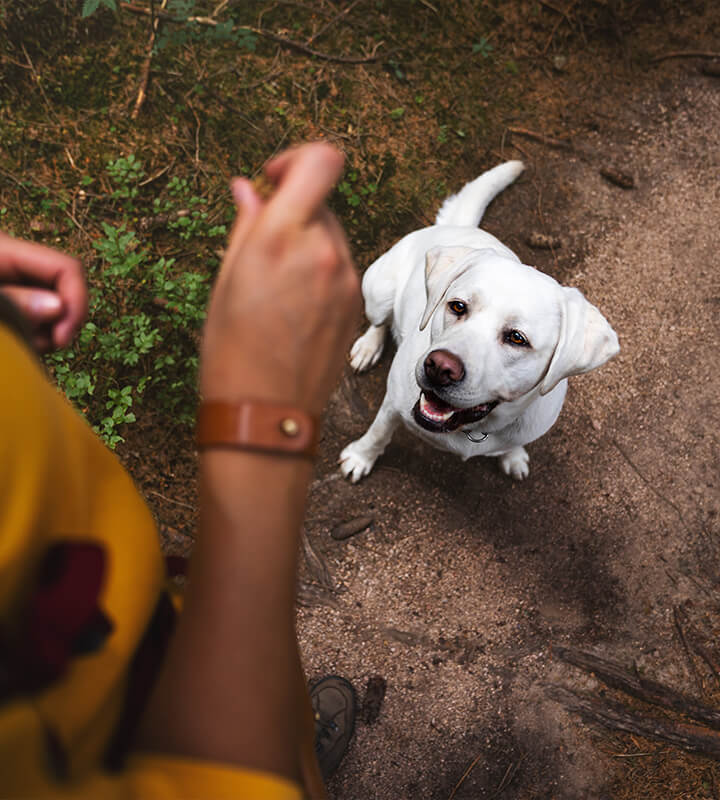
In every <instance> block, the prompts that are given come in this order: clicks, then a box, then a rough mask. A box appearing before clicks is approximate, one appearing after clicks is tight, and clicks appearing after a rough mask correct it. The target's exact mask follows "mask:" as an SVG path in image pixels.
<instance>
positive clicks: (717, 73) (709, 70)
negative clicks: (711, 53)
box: [700, 59, 720, 78]
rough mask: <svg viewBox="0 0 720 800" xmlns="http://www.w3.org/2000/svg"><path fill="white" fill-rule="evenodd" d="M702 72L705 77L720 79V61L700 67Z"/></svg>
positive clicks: (710, 62)
mask: <svg viewBox="0 0 720 800" xmlns="http://www.w3.org/2000/svg"><path fill="white" fill-rule="evenodd" d="M700 72H702V74H703V75H709V76H710V77H712V78H720V59H718V60H717V61H708V62H706V63H705V64H703V65H702V67H700Z"/></svg>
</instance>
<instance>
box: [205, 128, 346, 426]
mask: <svg viewBox="0 0 720 800" xmlns="http://www.w3.org/2000/svg"><path fill="white" fill-rule="evenodd" d="M342 165H343V158H342V155H341V154H340V153H339V152H338V151H337V150H335V149H334V148H332V147H330V146H329V145H325V144H309V145H304V146H302V147H299V148H297V149H294V150H289V151H287V152H285V153H283V154H281V155H280V156H279V157H277V158H275V159H274V160H272V161H270V162H269V163H268V164H267V165H266V168H265V174H266V175H267V177H268V178H269V179H270V181H272V183H273V184H274V185H275V187H276V189H275V192H274V194H273V195H272V196H271V197H270V199H269V200H268V201H267V202H265V201H263V200H262V199H261V198H260V197H259V196H258V194H257V192H256V191H255V190H254V188H253V186H252V184H251V183H250V182H249V181H247V180H244V179H236V180H235V181H234V183H233V186H232V189H233V195H234V198H235V201H236V203H237V205H238V216H237V219H236V221H235V226H234V228H233V230H232V232H231V234H230V240H229V242H228V248H227V252H226V254H225V258H224V261H223V264H222V267H221V269H220V274H219V276H218V279H217V282H216V285H215V288H214V290H213V295H212V299H211V302H210V308H209V311H208V318H207V322H206V325H205V333H204V337H203V344H202V359H201V373H200V390H201V393H202V395H203V397H204V398H205V399H207V400H230V401H231V400H235V399H241V398H248V399H256V400H268V401H270V402H273V401H274V402H280V403H287V404H290V405H294V406H296V407H298V408H301V409H303V410H305V411H307V412H309V413H311V414H319V413H320V412H321V411H322V410H323V408H324V407H325V404H326V402H327V400H328V397H329V395H330V392H331V390H332V387H333V384H334V382H335V380H336V379H337V376H338V374H339V372H340V370H341V368H342V364H343V363H344V360H345V354H346V351H347V347H348V345H349V343H350V339H351V337H352V335H353V333H354V331H355V329H356V325H357V322H358V317H359V311H360V292H359V280H358V276H357V273H356V271H355V269H354V267H353V264H352V260H351V257H350V253H349V249H348V245H347V241H346V239H345V236H344V234H343V231H342V229H341V227H340V225H339V223H338V222H337V220H336V219H335V218H334V217H333V216H332V215H331V214H330V212H329V211H328V210H327V208H326V207H325V205H324V200H325V197H326V195H327V193H328V192H329V190H330V189H331V187H332V186H333V185H334V183H335V181H336V180H337V179H338V178H339V176H340V173H341V171H342Z"/></svg>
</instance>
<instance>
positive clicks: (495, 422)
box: [340, 161, 619, 483]
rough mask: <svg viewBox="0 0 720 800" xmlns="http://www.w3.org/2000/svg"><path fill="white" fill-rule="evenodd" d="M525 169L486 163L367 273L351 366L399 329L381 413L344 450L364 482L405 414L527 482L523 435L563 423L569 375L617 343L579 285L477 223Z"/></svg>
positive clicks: (430, 436) (610, 352)
mask: <svg viewBox="0 0 720 800" xmlns="http://www.w3.org/2000/svg"><path fill="white" fill-rule="evenodd" d="M523 169H524V167H523V164H522V162H520V161H509V162H507V163H505V164H501V165H500V166H498V167H495V168H494V169H491V170H489V171H488V172H485V173H483V174H482V175H481V176H480V177H479V178H477V179H475V180H474V181H472V182H471V183H468V184H467V185H466V186H465V187H463V189H462V190H461V191H460V192H459V193H458V194H456V195H454V196H452V197H450V198H448V199H447V200H446V201H445V203H444V204H443V206H442V208H441V209H440V211H439V213H438V215H437V218H436V223H435V225H433V226H431V227H428V228H423V229H422V230H419V231H415V232H413V233H411V234H409V235H408V236H406V237H405V238H403V239H402V240H401V241H399V242H398V243H397V244H396V245H394V246H393V247H392V248H391V249H390V250H389V251H388V252H386V253H385V254H384V255H382V256H381V257H380V258H379V259H378V260H377V261H375V262H374V263H373V264H372V265H371V266H370V267H369V268H368V270H367V272H366V273H365V275H364V277H363V282H362V289H363V297H364V300H365V313H366V316H367V318H368V320H369V321H370V323H371V324H370V327H369V328H368V330H367V331H366V332H365V333H364V334H363V335H362V336H360V338H359V339H358V340H357V341H356V342H355V344H354V345H353V347H352V350H351V352H350V363H351V366H352V367H353V369H355V370H356V371H357V372H362V371H364V370H366V369H369V368H370V367H372V366H373V365H374V364H375V363H376V362H377V361H378V359H379V358H380V355H381V353H382V350H383V344H384V341H385V336H386V334H387V332H388V330H389V329H390V330H391V331H392V334H393V336H394V338H395V340H396V342H397V346H398V347H397V353H396V355H395V358H394V359H393V362H392V365H391V367H390V372H389V375H388V380H387V391H386V394H385V398H384V400H383V402H382V405H381V407H380V410H379V411H378V413H377V416H376V417H375V420H374V421H373V423H372V424H371V425H370V427H369V428H368V430H367V432H366V433H365V435H364V436H362V437H361V438H360V439H358V440H356V441H354V442H352V443H351V444H349V445H348V446H347V447H345V449H344V450H343V451H342V453H341V454H340V469H341V471H342V473H343V475H344V476H345V477H347V478H349V479H350V480H351V481H352V482H353V483H355V482H357V481H358V480H360V479H361V478H362V477H363V476H365V475H367V474H368V473H369V472H370V470H371V469H372V467H373V465H374V463H375V461H376V459H377V458H378V456H380V455H381V454H382V452H383V451H384V450H385V447H386V446H387V444H388V443H389V441H390V439H391V438H392V435H393V432H394V431H395V429H396V428H397V426H398V425H399V424H400V423H404V424H405V425H406V426H407V427H408V428H409V429H410V430H411V431H412V432H413V433H415V434H416V435H417V436H419V437H420V438H422V439H424V440H426V441H427V442H429V443H430V444H432V445H434V446H435V447H439V448H441V449H444V450H449V451H451V452H453V453H457V454H458V455H459V456H460V457H461V458H462V459H467V458H470V457H471V456H478V455H482V456H497V457H498V458H499V460H500V467H501V469H502V470H503V472H505V473H506V474H507V475H509V476H511V477H513V478H515V479H517V480H522V479H523V478H525V477H527V475H528V472H529V468H528V461H529V457H528V454H527V451H526V450H525V447H524V445H526V444H527V443H528V442H532V441H533V440H534V439H537V438H538V437H539V436H542V435H543V434H544V433H545V432H546V431H548V430H549V429H550V427H551V426H552V425H553V424H554V422H555V420H556V419H557V417H558V414H559V413H560V410H561V408H562V405H563V401H564V399H565V392H566V389H567V380H566V379H567V378H568V377H569V376H571V375H578V374H580V373H583V372H589V371H590V370H592V369H595V368H596V367H599V366H600V365H601V364H604V363H605V362H606V361H607V360H608V359H609V358H612V356H614V355H615V354H616V353H617V352H618V350H619V346H618V339H617V336H616V334H615V332H614V331H613V329H612V328H611V327H610V325H609V324H608V322H607V320H606V319H605V317H603V315H602V314H601V313H600V312H599V311H598V309H597V308H595V306H593V305H591V304H590V303H589V302H588V301H587V300H586V299H585V298H584V297H583V295H582V294H581V293H580V292H579V291H578V290H577V289H572V288H568V287H564V286H561V285H560V284H559V283H557V281H555V280H554V279H553V278H551V277H550V276H549V275H544V274H543V273H541V272H539V271H538V270H536V269H535V268H534V267H529V266H526V265H525V264H523V263H521V262H520V260H519V259H518V257H517V256H516V255H515V254H514V253H513V252H512V251H511V250H509V249H508V248H507V247H505V246H504V245H503V244H502V243H501V242H499V241H498V240H497V239H496V238H495V237H494V236H492V235H490V234H489V233H486V232H485V231H482V230H480V229H479V228H478V227H477V226H478V225H479V223H480V220H481V219H482V216H483V213H484V212H485V209H486V208H487V206H488V204H489V203H490V201H491V200H492V199H493V197H495V195H497V194H498V193H499V192H501V191H502V190H503V189H504V188H505V187H507V186H508V185H509V184H510V183H512V182H513V181H514V180H515V178H517V176H518V175H519V174H520V173H521V172H522V171H523Z"/></svg>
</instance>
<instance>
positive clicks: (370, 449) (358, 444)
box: [340, 395, 400, 483]
mask: <svg viewBox="0 0 720 800" xmlns="http://www.w3.org/2000/svg"><path fill="white" fill-rule="evenodd" d="M399 423H400V415H399V414H398V413H397V411H396V410H395V409H394V407H393V404H392V403H391V402H390V400H389V399H388V396H387V395H385V398H384V400H383V402H382V405H381V406H380V410H379V411H378V413H377V416H376V417H375V419H374V420H373V422H372V425H371V426H370V427H369V428H368V429H367V431H366V433H365V435H364V436H361V437H360V438H359V439H356V440H355V441H354V442H350V444H349V445H348V446H347V447H346V448H345V449H344V450H343V451H342V453H340V471H341V472H342V474H343V476H344V477H346V478H349V479H350V480H351V481H352V483H357V482H358V481H359V480H360V478H364V477H365V476H366V475H367V474H368V473H369V472H370V470H371V469H372V468H373V465H374V464H375V461H376V460H377V458H378V456H381V455H382V454H383V452H384V451H385V448H386V447H387V446H388V443H389V442H390V439H392V435H393V433H394V432H395V428H397V426H398V424H399Z"/></svg>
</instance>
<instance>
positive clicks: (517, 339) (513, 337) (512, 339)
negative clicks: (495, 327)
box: [503, 330, 530, 347]
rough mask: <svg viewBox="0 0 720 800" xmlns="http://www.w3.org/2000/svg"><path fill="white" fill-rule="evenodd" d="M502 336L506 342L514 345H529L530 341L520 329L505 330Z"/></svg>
mask: <svg viewBox="0 0 720 800" xmlns="http://www.w3.org/2000/svg"><path fill="white" fill-rule="evenodd" d="M503 338H504V339H505V341H506V342H507V344H514V345H515V346H516V347H530V342H528V340H527V339H526V338H525V336H524V335H523V334H522V333H520V331H515V330H513V331H505V335H504V337H503Z"/></svg>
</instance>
